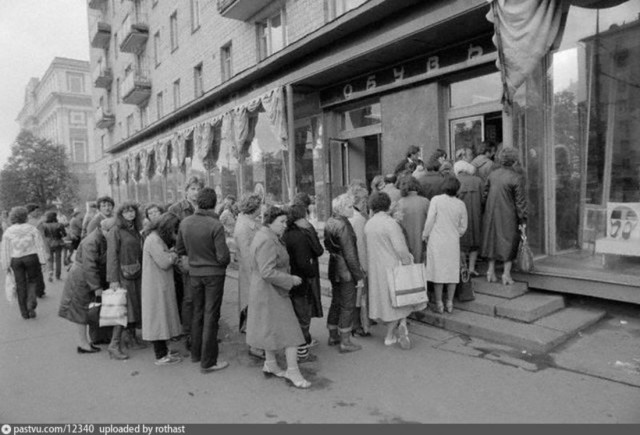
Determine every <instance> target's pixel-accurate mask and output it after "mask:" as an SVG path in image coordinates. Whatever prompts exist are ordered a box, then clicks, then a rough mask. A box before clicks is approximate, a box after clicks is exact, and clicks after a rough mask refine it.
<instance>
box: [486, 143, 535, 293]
mask: <svg viewBox="0 0 640 435" xmlns="http://www.w3.org/2000/svg"><path fill="white" fill-rule="evenodd" d="M518 165H519V162H518V151H516V150H515V149H513V148H504V149H503V150H502V151H501V152H500V166H499V167H497V168H496V169H494V170H493V171H492V172H491V173H489V177H488V178H487V182H486V185H485V187H484V193H485V196H486V198H487V201H486V206H485V211H484V218H483V225H482V245H481V249H480V254H481V255H482V256H483V257H486V258H488V259H489V267H488V270H487V281H489V282H497V281H498V278H497V277H496V269H495V268H496V260H497V261H502V262H504V270H503V273H502V284H503V285H509V284H513V278H511V265H512V264H513V260H514V259H515V258H516V255H517V253H518V243H519V242H520V234H519V231H518V227H519V226H520V225H524V224H526V222H527V200H526V196H525V182H524V174H523V171H522V170H521V169H520V168H519V167H518Z"/></svg>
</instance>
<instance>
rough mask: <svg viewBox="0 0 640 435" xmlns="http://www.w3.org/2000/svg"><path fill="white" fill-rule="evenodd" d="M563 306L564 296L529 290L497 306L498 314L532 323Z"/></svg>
mask: <svg viewBox="0 0 640 435" xmlns="http://www.w3.org/2000/svg"><path fill="white" fill-rule="evenodd" d="M562 308H564V298H563V297H562V296H558V295H549V294H544V293H537V292H527V293H526V294H524V295H522V296H520V297H517V298H515V299H511V300H509V301H507V302H504V303H502V304H499V305H498V306H496V315H497V316H499V317H508V318H510V319H514V320H519V321H521V322H527V323H531V322H533V321H535V320H537V319H539V318H541V317H544V316H546V315H549V314H551V313H553V312H555V311H558V310H560V309H562Z"/></svg>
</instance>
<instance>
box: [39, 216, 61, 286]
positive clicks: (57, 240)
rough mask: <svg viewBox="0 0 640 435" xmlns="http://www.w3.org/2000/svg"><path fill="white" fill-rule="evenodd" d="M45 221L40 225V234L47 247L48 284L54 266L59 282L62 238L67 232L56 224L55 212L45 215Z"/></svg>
mask: <svg viewBox="0 0 640 435" xmlns="http://www.w3.org/2000/svg"><path fill="white" fill-rule="evenodd" d="M44 216H45V221H44V224H42V233H43V234H44V240H45V243H46V244H47V246H48V247H49V253H50V255H49V262H48V263H49V282H53V272H54V265H55V273H56V279H57V280H60V273H61V270H62V251H63V248H64V240H63V239H64V238H65V237H66V236H67V231H66V230H65V229H64V225H63V224H61V223H60V222H58V215H57V213H56V212H55V211H48V212H46V213H45V215H44Z"/></svg>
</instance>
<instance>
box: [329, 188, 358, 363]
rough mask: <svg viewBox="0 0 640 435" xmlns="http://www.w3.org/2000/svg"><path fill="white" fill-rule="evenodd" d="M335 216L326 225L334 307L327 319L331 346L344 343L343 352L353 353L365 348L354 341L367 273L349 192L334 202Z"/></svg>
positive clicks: (332, 303) (341, 348)
mask: <svg viewBox="0 0 640 435" xmlns="http://www.w3.org/2000/svg"><path fill="white" fill-rule="evenodd" d="M331 206H332V208H333V215H332V216H331V217H330V218H329V219H327V222H326V224H325V226H324V246H325V248H326V249H327V252H329V280H330V281H331V307H330V308H329V314H328V316H327V328H329V346H333V345H335V344H340V348H339V349H340V352H341V353H345V352H353V351H357V350H360V349H362V346H360V345H358V344H355V343H353V342H351V328H352V326H353V320H354V313H355V308H356V296H357V291H356V287H362V286H363V283H362V280H363V279H364V272H363V271H362V266H361V265H360V260H359V258H358V246H357V242H356V233H355V232H354V230H353V227H352V226H351V223H350V222H349V218H350V217H352V216H353V197H352V196H351V195H348V194H346V193H343V194H342V195H340V196H338V197H337V198H334V200H333V201H332V203H331Z"/></svg>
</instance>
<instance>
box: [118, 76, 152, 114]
mask: <svg viewBox="0 0 640 435" xmlns="http://www.w3.org/2000/svg"><path fill="white" fill-rule="evenodd" d="M150 96H151V80H149V76H148V74H147V73H146V72H145V71H137V72H130V73H129V75H127V77H125V79H124V81H123V82H122V101H123V102H124V103H125V104H135V105H136V106H144V105H145V104H146V103H147V100H149V97H150Z"/></svg>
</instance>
